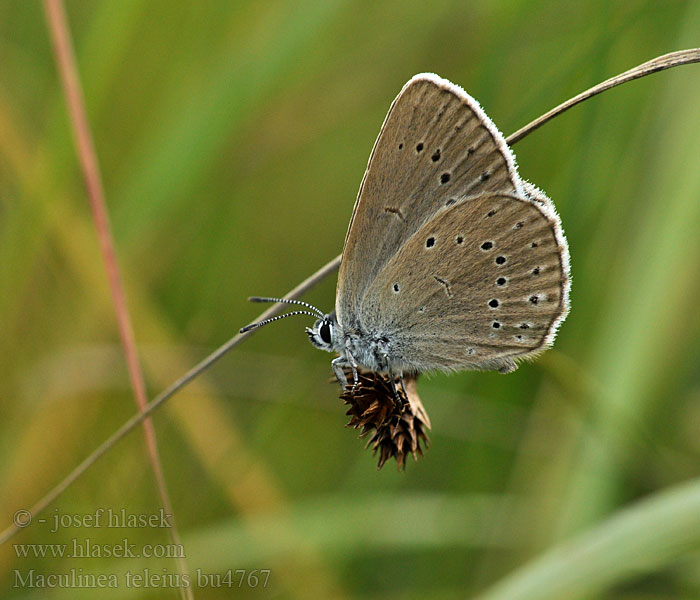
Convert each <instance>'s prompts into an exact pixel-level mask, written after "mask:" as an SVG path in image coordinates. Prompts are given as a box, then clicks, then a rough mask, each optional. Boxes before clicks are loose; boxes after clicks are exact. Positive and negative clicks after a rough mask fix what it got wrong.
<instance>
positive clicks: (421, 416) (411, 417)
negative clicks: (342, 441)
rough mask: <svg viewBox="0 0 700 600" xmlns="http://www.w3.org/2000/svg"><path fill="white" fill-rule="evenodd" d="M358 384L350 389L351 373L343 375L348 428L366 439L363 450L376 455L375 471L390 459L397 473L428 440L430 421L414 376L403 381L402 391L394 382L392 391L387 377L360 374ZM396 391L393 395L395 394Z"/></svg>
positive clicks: (414, 456) (343, 395) (342, 396)
mask: <svg viewBox="0 0 700 600" xmlns="http://www.w3.org/2000/svg"><path fill="white" fill-rule="evenodd" d="M358 375H359V380H358V382H357V385H356V386H353V376H352V371H351V370H349V369H348V370H346V371H345V376H346V378H347V381H348V383H347V385H346V386H345V389H344V390H343V393H342V394H341V395H340V398H341V400H344V401H345V403H346V404H347V405H348V406H349V408H348V411H347V413H346V414H347V415H349V416H350V417H351V419H350V422H349V423H348V424H347V427H354V428H355V429H362V431H361V433H360V437H365V436H367V435H369V436H370V437H369V440H368V442H367V445H366V446H365V447H366V448H369V447H371V448H372V450H373V452H374V454H375V456H376V455H377V453H379V459H378V464H377V468H378V469H381V468H382V466H384V463H385V462H386V461H387V460H389V459H390V458H395V459H396V465H397V467H398V468H399V470H403V469H405V467H406V455H407V454H408V453H410V454H411V455H412V456H413V459H414V460H417V459H418V455H419V454H420V455H421V456H422V455H423V448H422V447H421V443H422V444H423V446H425V448H426V449H427V448H428V445H429V443H430V440H429V438H428V435H427V431H426V430H427V429H430V419H429V418H428V414H427V413H426V412H425V409H424V408H423V404H422V403H421V401H420V398H419V397H418V393H417V391H416V382H417V379H416V377H415V376H407V377H405V378H404V386H405V392H404V389H403V388H402V386H401V383H400V381H399V380H398V379H397V380H395V388H394V387H393V386H392V385H391V379H390V378H389V377H388V376H387V375H382V374H379V373H372V372H367V371H360V372H359V373H358ZM394 389H395V390H396V393H395V392H394Z"/></svg>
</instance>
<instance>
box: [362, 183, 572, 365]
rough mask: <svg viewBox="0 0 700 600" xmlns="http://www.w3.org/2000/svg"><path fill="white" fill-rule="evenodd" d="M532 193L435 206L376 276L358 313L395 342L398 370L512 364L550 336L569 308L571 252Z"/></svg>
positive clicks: (554, 219)
mask: <svg viewBox="0 0 700 600" xmlns="http://www.w3.org/2000/svg"><path fill="white" fill-rule="evenodd" d="M528 193H529V194H530V195H531V196H532V198H530V197H528V198H520V197H517V196H513V195H505V194H484V195H482V196H479V197H477V198H468V199H465V200H462V201H460V202H459V203H457V204H455V205H453V206H451V207H445V208H443V209H441V210H440V211H439V212H438V213H437V214H436V215H435V216H434V217H433V218H432V219H430V220H429V221H428V222H427V223H425V224H424V225H423V226H422V227H421V228H420V229H419V230H418V231H416V232H415V233H414V234H413V235H412V236H411V237H410V238H409V239H408V240H407V241H406V242H405V243H404V244H403V245H402V247H401V248H400V249H399V251H398V252H397V253H396V254H395V255H394V256H392V257H391V259H390V260H389V261H388V263H387V264H386V266H385V267H384V268H383V269H382V270H381V271H380V272H379V273H378V275H377V276H376V277H375V278H374V280H373V282H372V284H371V285H370V287H369V288H368V289H367V291H366V293H365V295H364V296H363V298H362V302H361V306H360V311H359V314H360V319H361V320H362V323H363V326H364V327H365V328H366V329H367V330H369V331H373V332H380V333H381V335H385V336H386V337H387V338H388V339H390V340H391V343H392V356H391V357H390V358H391V360H392V361H393V363H394V365H395V366H396V367H397V368H396V370H400V371H409V372H410V371H419V372H420V371H426V370H431V369H442V370H446V369H500V370H505V371H508V370H512V369H514V368H515V364H514V363H513V359H516V358H519V357H520V358H524V357H527V356H528V355H533V354H536V353H537V352H539V351H541V350H544V349H545V348H546V347H547V346H549V345H550V344H551V342H552V341H553V339H554V335H555V332H556V329H557V327H558V325H559V324H560V323H561V321H562V320H563V319H564V318H565V316H566V314H567V312H568V291H569V267H568V250H567V246H566V240H565V238H564V235H563V232H562V230H561V225H560V221H559V218H558V216H557V215H556V213H555V212H554V209H553V207H552V206H551V203H549V201H548V200H547V198H546V196H544V195H543V194H542V193H541V192H539V191H538V190H536V189H535V188H532V187H529V189H528Z"/></svg>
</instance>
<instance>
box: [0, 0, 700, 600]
mask: <svg viewBox="0 0 700 600" xmlns="http://www.w3.org/2000/svg"><path fill="white" fill-rule="evenodd" d="M66 4H67V6H66V8H67V13H68V18H69V22H70V26H71V30H72V37H73V41H74V44H75V48H76V54H77V59H78V65H79V70H80V76H81V80H82V85H83V88H84V93H85V99H86V104H87V110H88V116H89V119H90V123H91V127H92V131H93V135H94V139H95V145H96V148H97V152H98V154H99V160H100V166H101V172H102V177H103V181H104V187H105V193H106V198H107V203H108V207H109V211H110V216H111V222H112V229H113V234H114V238H115V244H116V248H117V253H118V257H119V261H120V266H121V270H122V275H123V278H124V283H125V288H126V294H127V299H128V305H129V309H130V312H131V316H132V319H133V323H134V330H135V335H136V339H137V342H138V347H139V352H140V356H141V359H142V361H143V365H144V370H145V374H146V379H147V384H148V388H149V394H150V397H153V396H155V395H156V394H157V393H158V392H160V391H161V390H162V389H164V388H165V387H166V386H167V385H168V384H170V383H171V382H172V381H174V380H175V379H176V378H177V377H179V376H180V375H181V374H183V373H184V372H185V371H186V370H187V369H188V368H190V367H191V366H192V365H193V364H195V363H196V362H198V361H199V360H200V359H201V358H203V357H204V356H205V355H206V354H208V353H209V352H210V351H212V350H213V349H214V348H215V347H217V346H218V345H220V344H222V343H223V342H224V341H225V340H227V339H228V338H229V337H231V336H232V335H234V334H235V333H236V332H237V330H238V328H239V327H241V326H242V325H245V324H247V323H248V322H250V321H251V320H252V319H253V318H255V316H256V315H257V314H258V312H259V310H258V308H259V307H257V306H255V305H250V304H248V303H247V302H246V298H247V297H248V296H249V295H252V294H259V295H282V294H284V293H286V292H287V291H288V290H289V289H291V288H292V287H293V286H295V285H296V284H297V283H298V282H299V281H301V280H302V279H304V278H305V277H306V276H308V275H309V274H311V273H312V272H313V271H315V270H316V269H317V268H318V267H320V266H321V265H322V264H324V263H325V262H326V261H328V260H329V259H331V258H332V257H334V256H336V255H337V254H339V253H340V251H341V250H342V244H343V240H344V236H345V231H346V228H347V225H348V221H349V218H350V214H351V210H352V206H353V202H354V200H355V196H356V194H357V190H358V187H359V184H360V180H361V178H362V174H363V171H364V168H365V166H366V164H367V159H368V157H369V153H370V150H371V148H372V145H373V143H374V140H375V138H376V136H377V133H378V132H379V128H380V126H381V123H382V121H383V118H384V115H385V113H386V111H387V109H388V107H389V105H390V103H391V101H392V100H393V98H394V97H395V96H396V94H397V93H398V91H399V90H400V89H401V86H402V85H403V84H404V83H405V82H406V81H407V80H408V79H409V78H410V77H411V76H412V75H414V74H415V73H418V72H422V71H433V72H435V73H437V74H439V75H441V76H443V77H446V78H448V79H450V80H451V81H453V82H455V83H457V84H459V85H461V86H462V87H464V88H465V89H466V90H467V92H469V93H470V94H471V95H473V96H474V97H475V98H477V99H478V100H479V101H480V103H481V104H482V106H483V107H484V109H485V111H486V112H487V114H488V115H489V116H490V117H491V118H492V119H493V120H494V122H495V123H496V125H497V126H498V127H499V128H500V129H501V130H502V131H503V133H504V134H505V135H508V134H510V133H512V132H513V131H515V130H516V129H518V128H520V127H521V126H523V125H524V124H526V123H527V122H529V121H530V120H532V119H534V118H535V117H537V116H539V115H540V114H541V113H543V112H545V111H547V110H548V109H550V108H551V107H553V106H554V105H556V104H558V103H560V102H562V101H564V100H566V99H567V98H569V97H570V96H573V95H575V94H577V93H578V92H580V91H582V90H584V89H586V88H588V87H590V86H592V85H594V84H596V83H598V82H600V81H602V80H604V79H606V78H608V77H610V76H612V75H615V74H617V73H620V72H622V71H624V70H626V69H628V68H630V67H633V66H635V65H637V64H639V63H642V62H644V61H646V60H648V59H651V58H653V57H655V56H657V55H660V54H664V53H666V52H670V51H672V50H679V49H682V48H689V47H693V46H698V45H700V44H699V42H700V4H698V3H697V2H693V1H691V0H683V1H681V0H670V1H668V2H656V1H643V0H630V1H628V2H624V3H610V2H607V1H603V0H600V1H594V0H586V1H583V2H576V3H572V2H554V1H550V2H538V3H533V2H529V1H526V0H503V1H487V2H480V3H476V2H458V1H455V0H433V1H431V2H407V1H405V0H391V1H380V2H370V1H364V2H362V1H351V0H329V1H317V0H313V1H297V2H283V1H281V0H273V1H268V2H258V1H250V0H247V1H245V0H240V1H236V2H231V1H227V0H206V1H203V2H187V3H185V2H172V1H166V0H149V1H145V0H119V1H113V2H91V1H85V0H80V1H78V0H72V1H71V0H69V1H68V2H67V3H66ZM698 98H700V65H691V66H686V67H681V68H678V69H674V70H671V71H666V72H663V73H660V74H656V75H653V76H651V77H648V78H645V79H642V80H641V81H636V82H633V83H630V84H626V85H624V86H622V87H620V88H616V89H615V90H612V91H610V92H607V93H605V94H603V95H602V96H599V97H596V98H594V99H592V100H590V101H588V102H586V103H584V104H583V105H581V106H578V107H576V108H574V109H572V110H571V111H570V112H568V113H566V114H565V115H563V116H561V117H559V118H557V119H555V120H554V121H553V122H551V123H549V124H547V125H545V126H544V127H543V128H542V129H540V130H538V131H536V132H535V133H533V134H532V135H530V136H529V137H527V138H526V139H525V140H523V141H522V142H520V143H518V144H517V145H516V146H515V147H514V151H515V154H516V156H517V158H518V163H519V165H520V173H521V174H522V176H523V177H524V178H525V179H527V180H529V181H532V182H533V183H535V184H536V185H538V186H540V187H542V188H543V189H544V190H545V191H546V192H547V193H548V195H549V196H550V197H551V198H552V200H553V201H554V203H555V204H556V206H557V209H558V211H559V213H560V215H561V217H562V221H563V224H564V228H565V231H566V233H567V236H568V239H569V244H570V250H571V258H572V274H573V287H572V298H571V304H572V310H571V314H570V316H569V318H568V319H567V321H566V322H565V323H564V325H563V326H562V328H561V330H560V334H559V337H558V339H557V342H556V344H555V347H554V349H553V350H551V351H549V352H547V353H546V354H545V355H543V356H542V357H541V358H540V359H539V360H537V361H536V362H534V363H532V364H526V365H523V366H522V367H521V368H520V369H519V370H518V371H517V372H515V373H513V374H510V375H506V376H503V375H499V374H496V373H460V374H457V375H452V376H447V375H435V376H432V377H423V378H422V379H421V381H420V382H419V391H420V395H421V398H422V399H423V403H424V405H425V407H426V409H427V411H428V413H429V414H430V417H431V420H432V426H433V429H432V433H431V440H432V443H431V447H430V450H429V451H428V453H427V455H426V457H425V458H424V459H422V460H420V461H419V462H418V463H413V462H412V461H409V463H408V465H407V469H406V472H405V473H398V472H397V471H396V469H395V467H394V464H393V463H389V464H387V465H386V466H385V467H384V469H383V470H382V471H379V472H378V471H377V470H376V468H375V460H374V459H373V458H372V456H371V453H369V452H368V451H366V450H364V449H363V446H364V443H363V442H362V441H361V440H358V439H357V433H356V432H355V431H352V430H348V429H345V428H344V425H345V423H346V422H347V420H348V417H346V416H345V414H344V413H345V408H344V407H343V405H342V402H341V401H340V400H339V399H338V397H337V389H336V387H335V385H334V384H330V383H328V380H329V378H330V366H329V360H330V358H331V356H330V355H328V354H326V353H322V352H318V351H317V350H315V349H314V348H313V347H312V346H311V345H310V344H309V343H308V340H307V338H306V335H305V334H304V330H303V328H304V326H306V325H310V320H309V319H306V318H302V317H298V318H295V319H287V320H285V321H282V322H280V323H278V324H275V325H273V326H270V327H269V328H266V329H264V330H261V331H260V332H259V333H258V334H257V335H256V336H254V337H253V338H252V339H250V340H249V341H248V342H246V343H245V344H243V345H242V346H240V347H239V348H237V349H235V350H234V351H233V352H231V354H229V355H228V356H226V357H225V358H224V359H222V360H221V361H220V362H219V363H218V364H217V365H216V366H215V367H214V368H212V369H211V370H210V371H208V372H207V374H206V375H205V376H204V377H202V378H201V379H199V380H197V382H195V383H194V384H192V385H191V386H189V387H188V388H186V389H185V390H184V391H182V392H181V393H180V394H178V395H177V396H176V397H174V398H173V399H172V400H171V401H169V403H168V404H167V405H166V406H165V407H164V408H163V409H162V410H160V411H159V412H158V413H157V414H156V415H155V419H154V422H155V426H156V429H157V433H158V442H159V446H160V451H161V456H162V460H163V464H164V471H165V476H166V480H167V485H168V489H169V492H170V496H171V498H172V501H173V505H174V511H175V519H176V521H177V524H178V527H179V530H180V533H181V535H182V538H183V543H184V548H185V554H186V558H187V562H188V564H189V568H190V571H191V574H192V577H193V581H194V584H196V573H197V572H198V570H199V572H200V573H201V574H213V573H220V574H221V573H224V574H225V573H226V572H227V571H228V570H229V569H232V570H233V571H235V570H236V569H241V570H245V572H246V575H245V576H246V577H247V576H248V574H249V573H250V572H251V570H258V571H260V570H266V569H269V570H270V571H271V574H270V577H269V581H268V584H267V587H265V588H263V587H262V582H259V583H258V584H257V585H256V586H253V585H252V580H250V581H244V582H243V585H241V586H240V587H238V580H235V582H234V585H233V587H234V589H233V590H232V589H231V588H230V587H227V586H226V585H220V586H216V585H213V584H207V585H201V586H197V585H194V584H193V586H192V591H193V592H194V595H195V597H196V598H228V597H230V596H231V594H232V593H235V594H237V595H238V596H240V597H263V596H264V597H274V598H367V599H371V598H397V599H398V598H401V599H405V598H461V597H477V596H479V595H480V594H484V597H490V598H503V599H507V600H510V599H512V598H533V599H542V598H553V599H558V598H578V597H582V598H583V597H585V598H592V597H595V598H611V599H612V598H616V599H617V598H622V599H630V600H632V599H634V600H657V599H658V600H661V599H670V598H683V599H686V598H687V599H693V598H698V597H700V352H699V350H700V335H698V334H699V332H700V311H699V310H698V305H699V302H698V297H699V294H700V267H699V264H700V235H699V234H698V231H699V228H698V227H699V226H700V168H698V164H700V161H699V158H700V110H698ZM334 293H335V278H334V277H332V278H330V279H329V280H327V281H325V282H324V283H323V284H322V285H321V286H319V287H318V288H317V289H315V290H314V291H313V292H312V293H310V294H308V296H307V297H306V298H305V300H308V301H310V302H312V303H314V304H316V305H317V306H319V308H321V309H322V310H324V311H329V310H331V308H332V306H333V302H334ZM0 357H1V358H2V360H0V414H2V418H1V419H0V473H2V478H1V481H2V485H1V486H0V490H2V491H0V509H1V510H0V516H1V517H2V521H3V522H2V523H0V529H1V528H4V527H5V526H6V525H10V523H11V521H12V515H13V513H14V512H15V511H16V510H18V509H23V508H28V507H29V506H30V505H32V504H33V503H34V502H35V501H36V500H37V499H38V498H39V497H41V496H42V495H43V494H44V493H46V492H47V491H48V490H49V489H50V488H51V487H52V486H53V485H55V484H56V483H57V482H58V481H60V480H61V479H62V478H63V477H64V476H65V475H66V474H67V473H68V472H69V471H70V470H71V469H72V468H73V467H74V466H75V465H76V464H77V463H78V462H79V461H80V460H82V459H83V458H84V457H85V456H87V455H88V454H89V453H90V452H91V451H92V450H93V449H94V448H95V447H96V446H97V445H98V444H100V443H101V442H102V441H103V440H104V439H105V438H106V437H107V436H108V435H109V434H111V433H112V432H113V431H114V430H115V429H117V428H118V427H119V426H120V425H121V424H122V423H123V422H124V421H125V420H126V419H127V418H129V417H130V416H131V415H132V414H134V412H135V410H136V409H135V404H134V401H133V397H132V394H131V391H130V388H129V381H128V377H127V374H126V368H125V363H124V357H123V354H122V351H121V346H120V344H119V336H118V333H117V329H116V324H115V317H114V311H113V307H112V302H111V299H110V295H109V289H108V286H107V280H106V275H105V270H104V266H103V263H102V259H101V256H100V253H99V246H98V242H97V238H96V234H95V230H94V226H93V223H92V219H91V215H90V211H89V208H88V203H87V199H86V194H85V188H84V184H83V177H82V173H81V171H80V167H79V164H78V161H77V158H76V154H75V150H74V146H73V140H72V135H71V129H70V125H69V120H68V117H67V112H66V106H65V101H64V98H63V95H62V90H61V87H60V82H59V79H58V75H57V70H56V65H55V60H54V57H53V54H52V49H51V44H50V38H49V35H48V32H47V28H46V22H45V18H44V14H43V10H42V5H41V3H39V2H32V1H18V0H15V1H11V0H5V1H3V2H2V3H0ZM639 502H641V504H638V503H639ZM159 506H160V505H159V501H158V494H157V491H156V486H155V483H154V479H153V474H152V470H151V468H150V465H149V463H148V459H147V455H146V452H145V445H144V442H143V435H142V434H141V432H140V431H137V432H135V433H133V434H132V435H131V436H130V437H128V438H127V439H126V440H124V441H122V442H121V443H120V444H119V445H117V446H116V447H115V448H113V449H112V450H111V451H110V453H109V454H108V455H107V456H106V457H105V458H104V459H102V460H101V461H100V462H98V463H97V464H96V465H95V466H94V467H93V468H92V469H91V470H90V471H89V472H88V473H87V474H86V475H85V476H84V477H83V478H82V479H80V480H79V481H78V482H76V483H75V484H74V485H73V486H72V487H71V488H70V489H69V490H68V491H67V492H66V493H65V494H64V495H63V496H62V497H61V498H60V499H59V500H58V501H57V502H56V503H54V504H52V505H51V506H50V507H49V508H48V509H47V511H46V513H45V514H44V517H45V518H46V519H47V521H46V523H43V524H42V523H39V522H36V519H35V523H33V524H32V526H31V527H29V528H27V529H26V530H24V531H22V532H21V533H20V534H19V535H17V536H15V537H14V538H13V539H12V540H11V542H10V543H8V544H5V545H4V546H2V547H0V596H2V597H3V598H29V597H35V596H33V595H32V594H34V593H36V592H37V590H36V589H29V588H27V587H22V586H19V587H18V586H17V573H18V572H19V573H21V574H22V577H25V575H26V573H27V572H28V571H30V570H31V569H34V570H35V572H36V573H43V574H49V573H68V572H71V571H73V572H77V571H78V570H81V572H82V573H93V574H96V573H104V574H109V573H116V574H119V577H120V578H121V579H120V581H122V582H123V581H124V574H125V572H126V571H129V570H130V571H131V572H132V573H133V572H139V573H143V572H144V570H145V569H148V570H150V572H151V573H158V574H168V573H170V574H172V573H177V571H176V565H175V562H174V561H173V560H172V559H168V558H166V557H164V558H143V557H142V558H131V559H120V558H68V557H63V558H53V557H48V556H47V557H43V558H42V557H32V556H24V557H23V556H19V555H18V550H17V548H16V547H15V546H13V544H39V545H41V544H61V543H68V544H71V543H73V540H77V541H78V542H81V541H82V542H84V541H85V539H86V538H90V539H91V540H92V541H93V542H95V543H99V544H105V545H110V544H116V543H117V542H119V541H120V540H122V539H123V538H128V541H129V543H133V544H136V545H137V546H139V547H140V546H142V545H144V544H167V543H169V538H168V536H167V531H165V530H163V529H158V528H151V527H147V528H133V529H132V528H129V529H108V528H104V527H100V528H95V527H93V528H90V529H86V528H84V527H82V528H81V527H77V526H75V525H73V526H69V527H64V528H60V529H59V530H58V531H55V532H51V524H52V520H53V518H54V517H55V515H60V514H68V515H85V514H92V513H94V512H95V510H96V509H98V508H100V507H102V508H104V509H108V508H111V509H113V510H114V511H120V510H122V509H124V510H125V511H126V513H130V514H149V513H153V512H157V511H158V509H159ZM635 511H636V512H635ZM655 511H656V512H655ZM693 515H696V516H693ZM610 519H612V520H610ZM625 519H627V520H625ZM616 527H617V529H616ZM615 535H617V537H615ZM582 536H583V537H582ZM567 540H570V541H571V543H573V544H583V546H576V548H577V549H578V550H579V551H580V553H579V554H576V557H577V558H576V560H572V562H571V564H567V563H562V562H561V561H566V560H567V557H568V559H571V557H572V556H574V555H573V554H572V553H573V552H574V550H572V549H571V548H569V549H568V550H567V549H562V547H561V546H559V545H558V544H560V543H563V542H565V541H567ZM586 543H588V546H586V545H585V544H586ZM586 548H587V549H588V550H587V551H585V549H586ZM239 575H240V573H239ZM234 577H235V574H234ZM38 591H39V592H41V593H40V594H39V595H40V597H46V598H64V597H65V598H95V597H109V598H111V597H114V598H121V597H124V598H127V597H129V598H176V597H178V591H177V589H176V588H174V587H173V586H170V587H169V586H166V585H155V586H152V587H149V588H143V587H137V586H132V587H128V586H126V585H123V584H120V585H119V587H118V588H117V589H112V590H98V591H96V590H94V589H87V590H86V589H82V590H81V589H75V588H74V587H68V588H66V587H60V586H59V587H55V588H52V589H43V590H38ZM486 594H491V595H489V596H486Z"/></svg>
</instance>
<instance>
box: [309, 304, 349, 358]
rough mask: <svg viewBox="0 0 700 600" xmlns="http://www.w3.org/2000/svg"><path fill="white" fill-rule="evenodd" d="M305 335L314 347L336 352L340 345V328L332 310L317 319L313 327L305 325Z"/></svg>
mask: <svg viewBox="0 0 700 600" xmlns="http://www.w3.org/2000/svg"><path fill="white" fill-rule="evenodd" d="M306 335H308V336H309V340H310V341H311V343H312V344H313V345H314V346H316V348H320V349H321V350H325V351H326V352H338V351H339V350H338V348H339V347H340V346H342V341H341V339H340V337H341V336H340V328H339V327H338V321H337V319H336V317H335V313H334V312H333V313H330V314H328V315H323V317H321V318H320V319H317V320H316V322H315V323H314V325H313V327H307V328H306Z"/></svg>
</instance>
